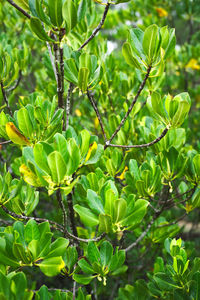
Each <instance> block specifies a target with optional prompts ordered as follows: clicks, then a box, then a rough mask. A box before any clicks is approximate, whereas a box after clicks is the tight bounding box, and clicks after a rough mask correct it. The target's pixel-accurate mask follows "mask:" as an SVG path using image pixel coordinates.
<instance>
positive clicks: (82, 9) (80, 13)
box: [78, 0, 87, 22]
mask: <svg viewBox="0 0 200 300" xmlns="http://www.w3.org/2000/svg"><path fill="white" fill-rule="evenodd" d="M86 8H87V1H86V0H81V2H80V4H79V7H78V22H80V21H81V20H82V19H83V18H84V17H85V15H86Z"/></svg>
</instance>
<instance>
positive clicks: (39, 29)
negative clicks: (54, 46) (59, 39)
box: [30, 17, 54, 42]
mask: <svg viewBox="0 0 200 300" xmlns="http://www.w3.org/2000/svg"><path fill="white" fill-rule="evenodd" d="M30 28H31V30H32V31H33V33H35V35H36V36H37V37H38V38H39V39H40V40H41V41H50V42H54V40H52V39H51V38H50V37H49V36H48V35H47V33H46V31H45V30H44V28H43V26H42V23H41V21H40V20H39V19H38V18H35V17H32V18H31V19H30Z"/></svg>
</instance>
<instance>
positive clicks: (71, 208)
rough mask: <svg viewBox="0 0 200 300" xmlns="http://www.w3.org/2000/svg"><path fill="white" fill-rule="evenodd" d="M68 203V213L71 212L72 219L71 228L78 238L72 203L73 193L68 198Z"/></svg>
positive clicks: (70, 217)
mask: <svg viewBox="0 0 200 300" xmlns="http://www.w3.org/2000/svg"><path fill="white" fill-rule="evenodd" d="M67 203H68V211H69V219H70V227H71V231H72V232H73V234H74V236H77V230H76V224H75V216H74V208H73V202H72V193H70V194H69V195H68V197H67Z"/></svg>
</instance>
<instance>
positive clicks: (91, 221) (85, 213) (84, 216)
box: [74, 204, 99, 227]
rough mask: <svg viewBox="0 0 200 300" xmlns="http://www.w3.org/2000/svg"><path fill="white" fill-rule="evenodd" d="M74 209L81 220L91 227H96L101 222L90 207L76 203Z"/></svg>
mask: <svg viewBox="0 0 200 300" xmlns="http://www.w3.org/2000/svg"><path fill="white" fill-rule="evenodd" d="M74 210H75V211H76V212H77V214H78V215H79V216H80V219H81V221H82V222H83V223H84V224H85V225H86V226H89V227H94V226H96V225H98V224H99V220H98V217H97V216H96V215H95V214H94V213H92V212H91V210H90V209H88V208H86V207H83V206H80V205H79V204H76V205H74Z"/></svg>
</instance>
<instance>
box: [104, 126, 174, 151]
mask: <svg viewBox="0 0 200 300" xmlns="http://www.w3.org/2000/svg"><path fill="white" fill-rule="evenodd" d="M168 130H169V129H168V128H165V129H164V130H163V132H162V133H161V135H160V136H159V137H158V138H156V139H155V140H153V141H152V142H150V143H147V144H141V145H115V144H109V145H107V147H116V148H128V149H130V148H145V147H149V146H152V145H154V144H156V143H158V142H159V141H160V140H161V139H162V138H164V136H165V135H166V134H167V132H168ZM105 147H106V146H105Z"/></svg>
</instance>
